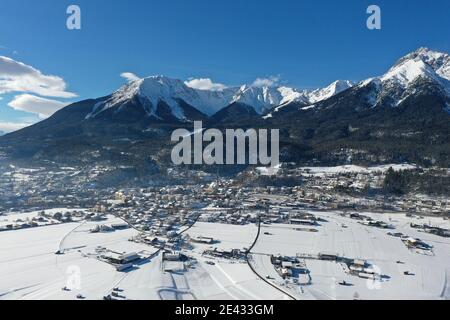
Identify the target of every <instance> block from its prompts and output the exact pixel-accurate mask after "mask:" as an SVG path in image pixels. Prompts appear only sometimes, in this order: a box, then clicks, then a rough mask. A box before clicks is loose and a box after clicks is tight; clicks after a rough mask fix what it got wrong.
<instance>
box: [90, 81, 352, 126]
mask: <svg viewBox="0 0 450 320" xmlns="http://www.w3.org/2000/svg"><path fill="white" fill-rule="evenodd" d="M349 87H351V83H350V82H349V81H336V82H334V83H332V84H331V85H330V86H328V87H326V88H324V89H317V90H313V91H308V90H298V89H295V88H291V87H287V86H250V85H243V86H241V87H234V88H225V89H223V90H220V91H217V90H200V89H195V88H192V87H189V86H188V85H186V83H185V82H183V81H182V80H177V79H172V78H169V77H165V76H161V75H159V76H151V77H147V78H143V79H138V80H135V81H132V82H130V83H128V84H127V85H125V86H123V87H121V88H120V89H119V90H117V91H116V92H114V93H113V94H112V95H111V96H110V97H109V98H108V99H107V100H106V101H102V102H100V103H97V104H96V105H95V107H94V109H93V110H92V112H91V113H90V114H89V115H88V116H87V118H88V119H89V118H94V117H97V116H98V115H100V114H101V113H103V112H105V111H107V110H114V112H121V111H124V108H126V106H127V105H128V104H129V103H130V102H132V101H134V102H136V101H137V102H138V103H140V104H141V105H142V107H143V108H144V110H145V112H146V114H147V115H148V116H150V117H155V118H158V108H159V105H160V103H161V102H163V103H164V104H165V105H167V106H169V108H170V111H171V113H172V115H173V116H174V117H175V118H177V119H179V120H183V121H184V120H189V119H187V116H186V115H185V111H184V107H185V104H187V105H189V106H191V107H193V108H195V109H197V110H198V111H200V112H201V113H203V114H204V115H206V116H212V115H214V114H216V113H217V112H219V111H220V110H222V109H224V108H226V107H227V106H230V105H233V104H243V105H246V106H248V107H251V108H253V110H254V111H255V112H256V113H257V114H259V115H263V114H265V113H267V112H269V111H270V110H272V109H274V108H277V107H280V106H283V105H286V104H289V103H290V102H293V101H296V102H301V103H303V104H313V103H316V102H318V101H322V100H325V99H328V98H330V97H332V96H333V95H335V94H337V93H339V92H341V91H343V90H345V89H347V88H349Z"/></svg>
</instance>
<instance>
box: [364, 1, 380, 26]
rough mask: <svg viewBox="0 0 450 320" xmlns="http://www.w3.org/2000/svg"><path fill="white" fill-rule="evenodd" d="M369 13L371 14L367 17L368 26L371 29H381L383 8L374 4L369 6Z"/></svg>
mask: <svg viewBox="0 0 450 320" xmlns="http://www.w3.org/2000/svg"><path fill="white" fill-rule="evenodd" d="M367 14H370V16H369V18H367V28H368V29H369V30H381V8H380V7H379V6H377V5H375V4H372V5H370V6H369V7H368V8H367Z"/></svg>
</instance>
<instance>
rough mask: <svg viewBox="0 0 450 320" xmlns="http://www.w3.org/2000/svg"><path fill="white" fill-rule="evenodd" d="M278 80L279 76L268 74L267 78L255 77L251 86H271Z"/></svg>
mask: <svg viewBox="0 0 450 320" xmlns="http://www.w3.org/2000/svg"><path fill="white" fill-rule="evenodd" d="M279 82H280V76H270V77H268V78H257V79H256V80H255V81H254V82H253V84H252V86H254V87H273V86H276V85H277V84H278V83H279Z"/></svg>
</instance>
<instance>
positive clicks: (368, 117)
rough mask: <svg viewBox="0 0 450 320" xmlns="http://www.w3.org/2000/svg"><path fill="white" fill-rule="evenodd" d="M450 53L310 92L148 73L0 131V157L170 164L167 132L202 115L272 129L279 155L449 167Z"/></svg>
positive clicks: (218, 124)
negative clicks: (193, 82)
mask: <svg viewBox="0 0 450 320" xmlns="http://www.w3.org/2000/svg"><path fill="white" fill-rule="evenodd" d="M449 83H450V56H449V55H448V54H446V53H439V52H435V51H431V50H429V49H426V48H421V49H418V50H417V51H415V52H413V53H410V54H408V55H406V56H405V57H403V58H401V59H400V60H399V61H398V62H397V63H395V64H394V65H393V67H392V68H391V69H390V70H388V71H387V72H386V73H385V74H384V75H382V76H378V77H374V78H370V79H367V80H364V81H361V82H360V83H358V84H355V85H353V84H352V83H350V82H349V81H336V82H334V83H332V84H331V85H330V86H328V87H326V88H322V89H317V90H298V89H295V88H290V87H286V86H267V87H260V86H247V85H244V86H241V87H234V88H225V89H223V90H199V89H194V88H191V87H189V86H188V85H187V84H186V83H185V82H183V81H181V80H176V79H171V78H167V77H163V76H155V77H149V78H144V79H139V80H136V81H133V82H131V83H129V84H127V85H125V86H124V87H122V88H120V89H119V90H117V91H116V92H114V93H112V94H111V95H109V96H107V97H102V98H98V99H92V100H85V101H81V102H78V103H75V104H72V105H70V106H68V107H66V108H64V109H62V110H60V111H58V112H56V113H55V114H54V115H53V116H52V117H50V118H49V119H47V120H44V121H42V122H40V123H37V124H36V125H34V126H31V127H28V128H25V129H22V130H20V131H17V132H14V133H12V134H8V135H5V136H3V137H1V138H0V154H2V155H3V158H4V160H11V159H13V160H16V161H18V160H21V161H27V162H41V163H42V162H48V161H54V162H61V163H75V164H79V163H92V162H93V161H95V162H108V163H119V164H126V165H130V164H132V165H137V164H139V165H142V166H143V167H145V166H146V165H147V164H148V162H149V161H152V162H153V161H156V162H159V163H160V164H162V163H165V162H168V158H167V157H168V154H170V148H171V143H170V134H171V132H172V131H173V129H175V128H180V127H186V128H191V127H192V121H194V120H202V121H204V124H205V126H208V127H215V128H222V129H224V128H237V127H243V128H250V127H252V128H277V129H280V130H281V139H282V141H281V143H282V159H281V160H283V161H296V162H301V163H326V164H337V163H349V162H362V163H384V162H392V161H394V162H406V161H408V162H416V163H421V164H427V165H433V164H439V165H447V166H448V165H449V164H450V160H449V150H450V145H449V141H448V137H449V136H450V125H449V124H450V122H449V120H450V118H449V117H450V85H449Z"/></svg>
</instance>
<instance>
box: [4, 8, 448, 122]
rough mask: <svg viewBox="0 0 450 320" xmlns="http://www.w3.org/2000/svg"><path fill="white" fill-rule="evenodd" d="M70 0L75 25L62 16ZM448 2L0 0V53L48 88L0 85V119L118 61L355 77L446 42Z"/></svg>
mask: <svg viewBox="0 0 450 320" xmlns="http://www.w3.org/2000/svg"><path fill="white" fill-rule="evenodd" d="M70 4H76V5H79V6H80V8H81V10H82V29H81V30H74V31H70V30H68V29H67V28H66V19H67V14H66V9H67V7H68V6H69V5H70ZM370 4H377V5H379V6H380V7H381V9H382V29H381V30H379V31H378V30H377V31H370V30H368V29H367V28H366V19H367V17H368V15H367V14H366V9H367V7H368V6H369V5H370ZM448 12H450V1H448V0H433V1H419V0H395V1H392V0H388V1H381V0H372V1H365V0H345V1H335V0H314V1H305V0H278V1H272V0H264V1H261V0H245V1H244V0H227V1H223V0H222V1H219V0H171V1H162V0H160V1H154V0H127V1H125V0H114V1H112V0H71V1H65V0H40V1H38V0H2V1H1V8H0V56H3V57H8V58H10V59H12V60H13V61H14V62H22V63H24V64H25V65H26V66H28V67H30V68H33V70H35V71H36V72H37V74H36V73H35V71H30V72H32V73H33V74H34V75H35V76H36V79H37V80H36V79H35V80H36V81H44V85H48V83H47V81H50V82H51V83H52V86H53V87H52V90H56V91H58V92H57V93H51V94H49V95H46V94H47V93H45V92H36V91H37V90H35V89H30V88H26V89H23V91H20V90H19V89H20V88H18V89H17V90H18V91H12V90H15V89H10V90H8V92H3V93H1V86H0V97H1V100H0V130H3V131H7V130H8V128H6V127H5V126H3V129H2V126H1V123H8V124H9V127H11V123H20V124H22V123H31V122H35V121H38V120H40V119H42V118H44V117H45V116H47V115H48V112H47V109H46V107H47V106H43V104H45V103H46V101H47V100H55V101H59V103H68V102H70V101H77V100H81V99H85V98H91V97H99V96H103V95H106V94H109V93H111V92H112V91H114V90H116V89H117V88H118V87H119V86H121V85H122V84H124V83H125V80H124V79H123V78H121V77H120V74H121V73H123V72H132V73H134V74H137V75H138V76H148V75H155V74H163V75H167V76H170V77H174V78H179V79H189V78H191V77H192V78H211V79H212V80H213V81H214V82H219V83H223V84H226V85H240V84H243V83H252V82H253V81H254V80H255V79H256V78H261V77H271V76H279V77H280V79H281V80H280V81H281V82H282V83H285V84H289V85H292V86H295V87H299V88H315V87H321V86H325V85H328V84H329V83H331V82H332V81H334V80H336V79H348V80H353V81H358V80H362V79H366V78H368V77H372V76H376V75H379V74H382V73H384V72H385V71H386V70H387V69H388V68H389V67H390V66H391V65H392V64H393V63H394V62H395V61H396V60H397V59H398V58H399V57H401V56H403V55H404V54H406V53H408V52H410V51H413V50H415V49H417V48H418V47H420V46H428V47H430V48H431V49H435V50H439V51H446V52H450V31H449V30H450V19H448ZM28 71H29V70H28ZM28 71H27V72H28ZM1 72H2V69H1V67H0V83H1V80H2V76H3V77H4V75H2V74H1ZM50 76H57V77H58V78H57V79H54V78H53V77H50ZM63 85H66V86H67V88H62V87H61V86H63ZM60 89H61V90H60ZM3 91H5V90H3ZM60 91H63V92H60ZM75 94H76V96H75ZM23 95H28V96H23ZM29 95H32V96H33V97H34V98H33V99H35V100H36V99H37V100H36V105H40V106H41V107H42V108H44V109H45V110H46V111H45V112H44V114H41V115H40V116H39V115H38V114H36V113H37V112H24V111H18V110H15V109H14V108H12V107H10V106H8V104H11V102H12V101H13V100H14V99H15V97H17V96H21V97H20V99H19V100H17V101H15V105H18V106H19V107H18V108H16V109H20V106H21V105H22V104H21V103H26V102H28V103H29V101H30V96H29ZM36 97H37V98H36ZM42 99H47V100H42ZM33 101H34V100H33ZM49 103H50V102H49ZM13 104H14V103H13ZM58 106H59V104H58V103H54V104H52V103H50V105H49V108H52V107H55V108H57V107H58ZM27 110H28V109H27ZM32 111H33V110H32Z"/></svg>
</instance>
